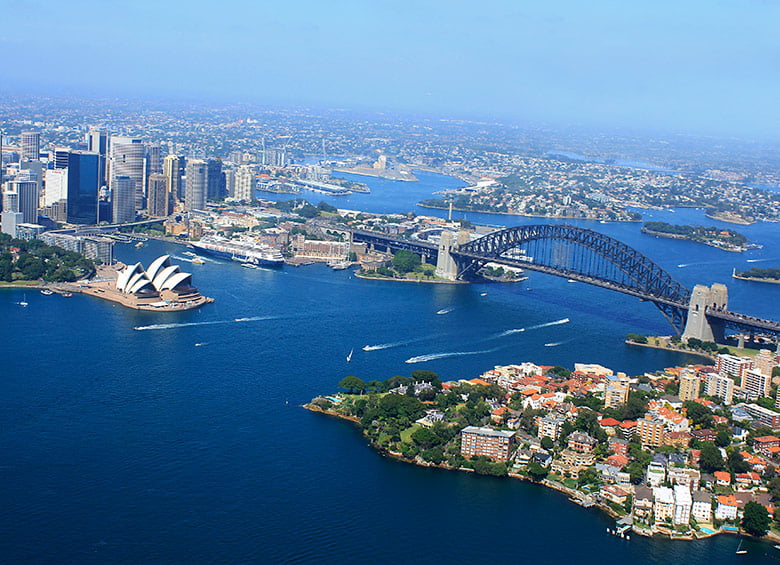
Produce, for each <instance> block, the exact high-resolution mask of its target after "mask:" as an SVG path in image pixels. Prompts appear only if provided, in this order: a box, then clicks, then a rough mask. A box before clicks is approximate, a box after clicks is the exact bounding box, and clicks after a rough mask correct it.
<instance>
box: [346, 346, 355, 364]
mask: <svg viewBox="0 0 780 565" xmlns="http://www.w3.org/2000/svg"><path fill="white" fill-rule="evenodd" d="M354 352H355V350H354V348H353V349H350V350H349V355H347V363H350V362H351V361H352V354H353V353H354Z"/></svg>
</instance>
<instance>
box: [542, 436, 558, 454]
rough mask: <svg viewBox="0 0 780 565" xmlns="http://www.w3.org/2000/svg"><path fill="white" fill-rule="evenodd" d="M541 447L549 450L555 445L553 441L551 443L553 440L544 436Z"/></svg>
mask: <svg viewBox="0 0 780 565" xmlns="http://www.w3.org/2000/svg"><path fill="white" fill-rule="evenodd" d="M542 447H543V448H545V449H546V450H547V451H550V450H551V449H552V448H553V447H555V443H553V440H552V439H550V438H549V437H548V436H544V437H543V438H542Z"/></svg>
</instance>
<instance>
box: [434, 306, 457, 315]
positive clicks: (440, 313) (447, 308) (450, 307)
mask: <svg viewBox="0 0 780 565" xmlns="http://www.w3.org/2000/svg"><path fill="white" fill-rule="evenodd" d="M453 310H455V306H447V307H446V308H442V309H441V310H439V311H438V312H436V313H437V314H438V315H440V316H441V315H443V314H449V313H450V312H452V311H453Z"/></svg>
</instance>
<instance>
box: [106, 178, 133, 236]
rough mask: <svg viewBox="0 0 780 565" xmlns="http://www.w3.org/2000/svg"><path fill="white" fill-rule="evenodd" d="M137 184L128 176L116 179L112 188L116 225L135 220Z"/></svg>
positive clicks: (112, 204)
mask: <svg viewBox="0 0 780 565" xmlns="http://www.w3.org/2000/svg"><path fill="white" fill-rule="evenodd" d="M135 197H136V182H135V180H134V179H132V178H130V177H128V176H117V177H114V181H113V183H112V186H111V215H112V217H113V220H112V221H113V222H114V223H115V224H124V223H127V222H132V221H133V220H135V210H136V208H135Z"/></svg>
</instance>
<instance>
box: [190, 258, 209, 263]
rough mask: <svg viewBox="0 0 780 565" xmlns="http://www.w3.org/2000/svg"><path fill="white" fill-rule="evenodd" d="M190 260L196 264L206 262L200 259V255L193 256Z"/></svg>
mask: <svg viewBox="0 0 780 565" xmlns="http://www.w3.org/2000/svg"><path fill="white" fill-rule="evenodd" d="M190 262H191V263H195V264H196V265H205V264H206V262H205V261H204V260H203V259H201V258H200V257H193V258H192V259H191V260H190Z"/></svg>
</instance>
